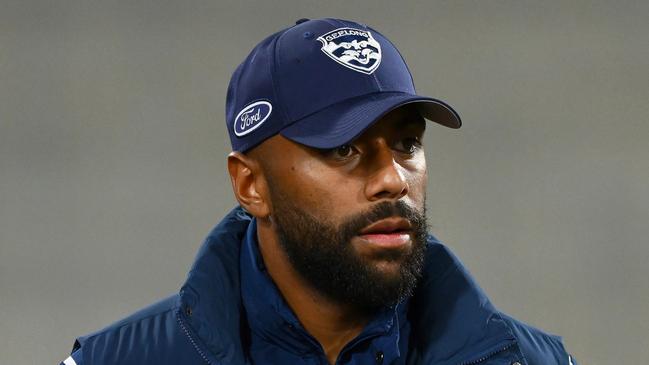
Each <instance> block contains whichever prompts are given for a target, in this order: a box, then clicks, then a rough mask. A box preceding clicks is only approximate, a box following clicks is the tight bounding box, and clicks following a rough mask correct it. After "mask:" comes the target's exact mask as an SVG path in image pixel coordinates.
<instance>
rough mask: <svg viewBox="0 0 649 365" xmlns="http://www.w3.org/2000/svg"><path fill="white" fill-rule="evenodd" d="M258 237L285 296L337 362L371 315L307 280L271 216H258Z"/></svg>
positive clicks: (311, 332) (331, 358)
mask: <svg viewBox="0 0 649 365" xmlns="http://www.w3.org/2000/svg"><path fill="white" fill-rule="evenodd" d="M257 239H258V241H259V250H260V252H261V255H262V257H263V259H264V265H265V266H266V269H267V270H268V273H269V275H270V277H271V278H272V279H273V281H274V282H275V285H277V288H278V289H279V291H280V292H281V294H282V296H283V297H284V300H285V301H286V303H287V304H288V305H289V307H290V308H291V310H292V311H293V313H295V315H296V316H297V318H298V319H299V320H300V323H301V324H302V326H304V328H305V329H306V330H307V331H308V332H309V333H310V334H311V335H312V336H313V337H314V338H315V339H316V340H318V342H319V343H320V345H321V346H322V348H323V350H324V352H325V355H326V356H327V359H328V360H329V363H330V364H334V363H335V362H336V359H337V358H338V354H339V353H340V351H341V350H342V349H343V347H344V346H345V345H346V344H347V343H348V342H350V341H351V340H353V339H354V338H355V337H356V336H358V335H359V334H360V333H361V331H362V330H363V328H364V327H365V325H366V324H367V323H368V322H369V316H368V315H367V313H359V311H358V310H356V308H353V307H351V306H349V305H345V304H341V303H337V302H334V301H332V300H330V299H329V298H326V297H324V296H322V295H321V294H320V293H319V292H318V291H317V290H315V289H314V288H313V287H312V286H311V285H310V284H308V283H307V282H305V281H304V279H303V278H302V276H301V275H299V273H297V272H296V271H295V269H294V268H293V266H292V265H291V264H290V262H289V260H288V257H287V256H286V254H285V253H284V250H283V249H282V247H281V245H280V244H279V241H278V239H277V236H276V235H275V232H274V231H273V230H272V228H271V226H270V222H269V221H268V220H264V219H257Z"/></svg>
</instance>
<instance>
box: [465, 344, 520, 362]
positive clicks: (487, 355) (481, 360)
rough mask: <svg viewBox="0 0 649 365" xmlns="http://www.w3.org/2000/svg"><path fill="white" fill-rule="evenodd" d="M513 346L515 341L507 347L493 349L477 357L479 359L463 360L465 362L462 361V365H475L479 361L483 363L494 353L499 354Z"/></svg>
mask: <svg viewBox="0 0 649 365" xmlns="http://www.w3.org/2000/svg"><path fill="white" fill-rule="evenodd" d="M512 346H514V343H513V342H511V343H509V344H508V345H506V346H505V347H501V348H500V349H498V350H496V351H492V352H490V353H488V354H486V355H484V356H482V357H481V358H479V359H477V360H473V361H467V362H463V363H461V364H460V365H475V364H479V363H481V362H483V361H485V360H487V359H488V358H490V357H492V356H494V355H496V354H498V353H501V352H503V351H505V350H507V349H509V348H510V347H512Z"/></svg>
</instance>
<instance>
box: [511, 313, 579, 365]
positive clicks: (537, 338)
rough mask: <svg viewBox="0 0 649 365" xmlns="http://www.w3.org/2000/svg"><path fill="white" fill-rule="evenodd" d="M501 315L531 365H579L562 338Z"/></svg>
mask: <svg viewBox="0 0 649 365" xmlns="http://www.w3.org/2000/svg"><path fill="white" fill-rule="evenodd" d="M500 315H501V317H502V318H503V320H504V321H505V323H507V325H509V328H510V329H511V330H512V333H513V335H514V337H516V340H517V342H518V346H519V348H520V350H521V352H522V355H523V357H525V359H526V360H527V363H528V364H529V365H554V364H556V365H577V362H576V361H575V360H574V359H573V358H572V357H571V355H570V354H569V353H568V352H567V351H566V349H565V347H564V345H563V339H562V338H561V337H560V336H557V335H554V334H551V333H548V332H545V331H543V330H541V329H539V328H536V327H534V326H532V325H530V324H527V323H525V322H523V321H520V320H518V319H515V318H513V317H511V316H509V315H507V314H505V313H502V312H501V313H500Z"/></svg>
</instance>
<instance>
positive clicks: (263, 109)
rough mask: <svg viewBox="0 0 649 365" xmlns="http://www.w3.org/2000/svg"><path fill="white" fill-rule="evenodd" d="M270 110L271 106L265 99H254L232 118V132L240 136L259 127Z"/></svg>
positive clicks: (271, 109)
mask: <svg viewBox="0 0 649 365" xmlns="http://www.w3.org/2000/svg"><path fill="white" fill-rule="evenodd" d="M272 111H273V106H272V105H271V104H270V103H269V102H267V101H255V102H254V103H252V104H248V105H246V106H245V107H244V108H243V109H242V110H241V111H240V112H239V114H237V117H236V118H234V134H236V135H237V137H242V136H245V135H246V134H248V133H250V132H252V131H254V130H255V129H257V128H259V127H260V126H261V125H262V124H263V123H264V122H265V121H266V119H268V117H270V113H271V112H272Z"/></svg>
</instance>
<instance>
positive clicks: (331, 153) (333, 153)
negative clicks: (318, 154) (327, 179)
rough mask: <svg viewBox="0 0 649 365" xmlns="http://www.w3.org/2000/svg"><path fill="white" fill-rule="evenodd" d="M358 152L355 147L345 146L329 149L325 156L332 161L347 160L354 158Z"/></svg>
mask: <svg viewBox="0 0 649 365" xmlns="http://www.w3.org/2000/svg"><path fill="white" fill-rule="evenodd" d="M357 152H358V151H357V150H356V148H355V147H354V146H352V145H349V144H344V145H341V146H338V147H334V148H332V149H329V150H325V151H324V154H325V156H327V157H329V158H331V159H334V160H346V159H349V158H351V157H354V155H355V154H356V153H357Z"/></svg>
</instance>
